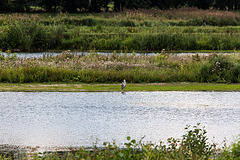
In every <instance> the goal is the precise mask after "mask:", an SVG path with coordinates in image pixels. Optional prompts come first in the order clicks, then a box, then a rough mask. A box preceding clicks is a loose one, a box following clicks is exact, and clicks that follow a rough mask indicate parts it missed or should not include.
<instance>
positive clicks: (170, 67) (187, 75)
mask: <svg viewBox="0 0 240 160" xmlns="http://www.w3.org/2000/svg"><path fill="white" fill-rule="evenodd" d="M0 59H1V61H0V82H11V83H29V82H81V83H119V82H121V81H122V80H123V79H126V80H127V81H128V82H130V83H155V82H221V83H239V82H240V78H239V77H240V67H239V61H240V57H239V55H215V54H213V55H211V54H210V56H206V55H205V56H203V55H202V56H200V55H198V54H196V55H192V56H190V55H186V56H184V55H169V54H164V53H161V54H158V55H153V56H137V55H134V54H133V55H126V54H123V55H119V54H116V53H112V54H111V55H100V54H96V53H94V52H92V53H89V55H86V56H82V55H74V54H71V53H70V52H68V51H66V52H63V54H62V55H58V56H56V57H41V58H32V59H26V58H17V57H15V56H6V57H4V56H1V57H0Z"/></svg>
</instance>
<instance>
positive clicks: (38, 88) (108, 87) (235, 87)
mask: <svg viewBox="0 0 240 160" xmlns="http://www.w3.org/2000/svg"><path fill="white" fill-rule="evenodd" d="M121 91H122V90H121V84H120V83H119V84H81V83H0V92H121ZM134 91H141V92H153V91H204V92H213V91H216V92H240V84H221V83H195V82H194V83H192V82H174V83H128V84H127V86H126V88H125V89H124V92H134Z"/></svg>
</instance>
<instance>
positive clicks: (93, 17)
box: [0, 8, 240, 51]
mask: <svg viewBox="0 0 240 160" xmlns="http://www.w3.org/2000/svg"><path fill="white" fill-rule="evenodd" d="M239 27H240V14H239V13H236V12H225V11H215V10H198V9H196V8H180V9H174V10H165V11H162V10H154V9H152V10H138V11H130V10H126V11H124V12H120V13H111V12H110V13H101V14H63V13H59V14H45V13H42V14H18V13H14V14H1V15H0V48H2V49H16V48H18V49H20V50H22V51H46V50H68V49H71V50H80V51H86V50H87V51H89V50H108V51H114V50H124V51H161V50H162V49H167V50H174V51H179V50H234V49H240V43H239V39H240V38H239V35H240V33H239Z"/></svg>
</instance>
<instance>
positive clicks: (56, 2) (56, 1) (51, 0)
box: [39, 0, 61, 12]
mask: <svg viewBox="0 0 240 160" xmlns="http://www.w3.org/2000/svg"><path fill="white" fill-rule="evenodd" d="M60 3H61V0H40V1H39V5H40V6H41V7H43V8H45V10H46V11H47V12H56V9H57V6H60Z"/></svg>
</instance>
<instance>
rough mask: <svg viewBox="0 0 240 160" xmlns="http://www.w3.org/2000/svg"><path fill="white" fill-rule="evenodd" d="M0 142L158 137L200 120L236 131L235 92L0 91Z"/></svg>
mask: <svg viewBox="0 0 240 160" xmlns="http://www.w3.org/2000/svg"><path fill="white" fill-rule="evenodd" d="M0 100H1V104H0V122H1V125H0V144H4V143H7V144H15V145H27V146H29V145H30V146H36V145H39V146H41V147H45V146H47V147H52V146H92V143H93V142H95V141H96V139H99V143H101V142H103V141H112V140H113V139H114V140H116V141H117V142H125V140H126V137H127V136H129V135H130V136H131V137H132V138H135V139H140V138H141V137H143V136H146V137H145V139H144V140H145V141H152V142H158V141H159V140H160V139H161V140H166V139H167V138H169V137H176V138H177V137H180V136H181V135H183V134H184V128H185V126H186V125H196V124H197V123H198V122H200V123H201V124H202V125H204V126H206V129H207V131H208V137H209V138H210V139H212V138H213V137H215V139H214V141H216V142H218V143H221V142H222V141H223V140H224V138H226V139H227V140H228V141H229V142H232V141H233V140H234V139H235V138H236V136H237V135H238V134H240V117H239V115H240V96H239V92H126V94H121V93H120V92H101V93H100V92H94V93H90V92H89V93H88V92H81V93H58V92H50V93H46V92H40V93H37V92H33V93H26V92H0Z"/></svg>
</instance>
